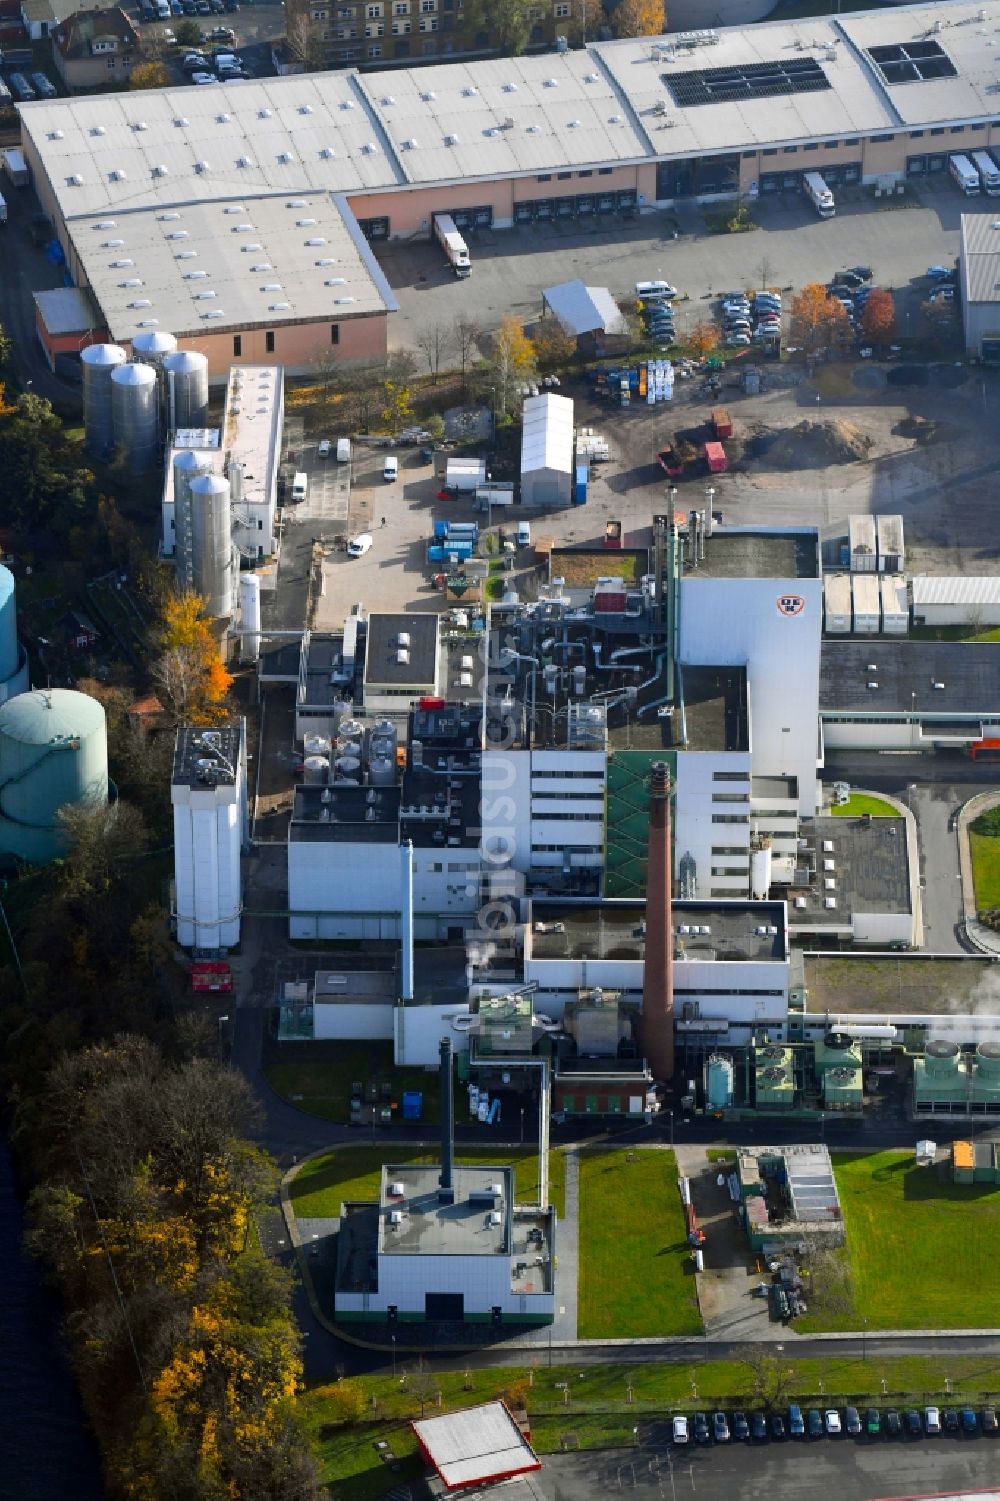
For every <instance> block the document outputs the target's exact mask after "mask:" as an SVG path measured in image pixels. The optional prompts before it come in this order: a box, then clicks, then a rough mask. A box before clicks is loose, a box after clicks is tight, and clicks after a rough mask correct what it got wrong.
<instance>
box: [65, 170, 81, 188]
mask: <svg viewBox="0 0 1000 1501" xmlns="http://www.w3.org/2000/svg"><path fill="white" fill-rule="evenodd" d="M66 185H67V187H70V188H82V187H83V178H82V177H81V176H80V174H79V172H74V173H73V175H72V176H71V177H67V179H66Z"/></svg>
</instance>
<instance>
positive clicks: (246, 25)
mask: <svg viewBox="0 0 1000 1501" xmlns="http://www.w3.org/2000/svg"><path fill="white" fill-rule="evenodd" d="M185 3H186V4H187V6H188V10H187V11H185V10H184V8H183V7H184V4H185ZM199 3H200V4H201V5H202V9H201V10H200V11H199V10H198V9H197V5H198V4H199ZM192 4H194V5H195V11H194V14H191V13H190V7H191V5H192ZM233 5H235V6H236V9H232V8H231V7H232V6H233ZM205 6H208V10H207V11H206V10H205V9H204V7H205ZM172 9H173V12H174V13H173V14H172V15H171V17H170V20H169V21H154V20H152V19H150V18H149V17H148V15H147V16H144V15H143V14H142V11H141V9H140V7H139V6H138V5H127V6H126V7H125V10H126V12H127V13H128V14H129V15H130V16H131V18H132V20H133V21H135V23H136V25H137V26H138V27H139V29H140V31H141V32H142V33H143V36H144V38H148V39H149V40H150V41H151V42H152V43H153V45H154V46H156V45H157V44H160V45H161V48H162V52H163V61H164V62H165V63H166V64H167V66H168V67H169V68H170V71H171V74H172V76H173V77H174V78H175V79H176V81H177V82H178V83H182V84H187V83H189V82H190V79H189V78H188V76H187V74H186V73H185V72H184V70H183V69H182V68H181V60H182V58H183V56H184V53H185V51H186V50H187V49H186V48H184V47H179V46H174V45H172V44H171V43H170V42H169V36H168V34H170V33H176V30H177V27H178V25H179V24H180V22H181V21H195V22H196V23H197V25H198V27H199V28H200V30H201V31H202V32H203V33H205V34H206V35H207V34H208V33H210V32H212V31H214V30H215V28H216V27H219V26H226V27H229V28H231V29H232V30H233V31H234V32H235V33H236V41H235V42H234V43H233V44H232V45H233V46H234V47H235V49H236V51H237V52H238V53H239V55H240V57H242V59H243V61H244V63H245V65H246V69H247V71H248V72H249V74H250V76H251V77H253V78H266V77H268V76H269V75H273V74H274V65H273V63H272V61H271V43H272V42H273V41H274V40H275V39H276V38H277V37H281V36H284V34H285V9H284V6H283V5H281V4H264V5H255V4H247V3H246V0H228V3H227V0H215V8H214V10H213V9H212V6H211V4H210V0H173V3H172ZM178 9H180V14H177V11H178ZM215 45H221V43H218V44H217V43H214V42H213V43H206V44H205V46H206V47H207V48H208V49H209V50H210V49H211V47H213V46H215Z"/></svg>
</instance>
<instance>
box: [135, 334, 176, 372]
mask: <svg viewBox="0 0 1000 1501" xmlns="http://www.w3.org/2000/svg"><path fill="white" fill-rule="evenodd" d="M176 348H177V340H176V339H175V338H174V336H173V334H168V333H165V332H164V331H163V330H162V329H159V328H148V329H146V330H145V332H143V333H141V334H136V336H135V338H134V339H133V340H132V357H133V359H136V360H140V361H141V362H142V364H144V365H155V366H156V367H157V368H159V367H160V366H162V364H163V361H164V360H165V359H166V357H167V355H168V354H173V352H174V350H175V349H176Z"/></svg>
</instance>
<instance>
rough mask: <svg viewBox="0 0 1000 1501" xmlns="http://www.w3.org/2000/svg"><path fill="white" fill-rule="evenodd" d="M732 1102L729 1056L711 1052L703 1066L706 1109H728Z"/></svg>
mask: <svg viewBox="0 0 1000 1501" xmlns="http://www.w3.org/2000/svg"><path fill="white" fill-rule="evenodd" d="M732 1103H733V1063H732V1059H731V1058H724V1057H722V1056H721V1055H720V1054H713V1056H712V1057H711V1058H709V1060H708V1063H707V1064H706V1066H705V1104H706V1108H707V1109H708V1110H728V1109H729V1107H730V1105H731V1104H732Z"/></svg>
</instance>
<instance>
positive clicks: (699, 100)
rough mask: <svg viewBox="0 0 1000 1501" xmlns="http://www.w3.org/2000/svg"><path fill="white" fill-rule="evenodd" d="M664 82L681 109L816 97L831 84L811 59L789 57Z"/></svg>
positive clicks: (669, 77) (672, 76) (673, 75)
mask: <svg viewBox="0 0 1000 1501" xmlns="http://www.w3.org/2000/svg"><path fill="white" fill-rule="evenodd" d="M661 76H662V79H663V82H664V83H665V84H666V86H667V88H668V89H669V90H670V95H671V98H672V99H673V101H674V103H675V104H676V105H679V106H680V108H681V109H690V108H691V107H692V106H693V105H696V104H739V103H744V102H748V101H752V100H754V99H774V98H777V97H779V96H780V95H783V94H815V93H819V92H820V91H821V90H823V89H828V88H830V86H831V85H830V80H829V79H828V78H827V76H826V74H825V73H824V72H823V69H822V68H821V67H820V65H819V63H818V62H817V61H816V59H815V58H814V57H788V58H783V59H782V60H781V61H780V62H773V63H741V64H736V65H735V66H733V67H727V68H700V69H696V70H694V71H692V72H690V73H664V74H662V75H661Z"/></svg>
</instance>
